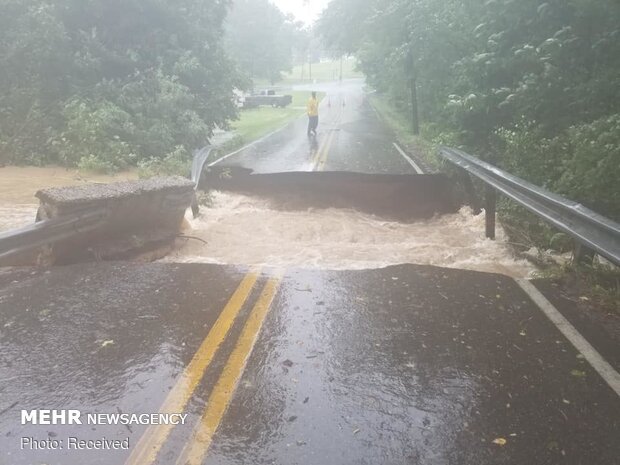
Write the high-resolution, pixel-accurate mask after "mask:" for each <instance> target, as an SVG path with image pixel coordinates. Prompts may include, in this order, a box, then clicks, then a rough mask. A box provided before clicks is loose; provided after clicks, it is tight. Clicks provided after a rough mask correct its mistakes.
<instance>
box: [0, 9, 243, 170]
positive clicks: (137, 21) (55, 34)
mask: <svg viewBox="0 0 620 465" xmlns="http://www.w3.org/2000/svg"><path fill="white" fill-rule="evenodd" d="M228 7H229V1H228V0H174V1H172V0H123V1H121V0H0V162H5V163H6V162H10V163H30V164H43V163H47V162H59V163H63V164H68V165H77V164H79V165H82V166H85V167H90V168H103V169H109V170H114V169H120V168H124V167H126V166H129V165H136V164H137V163H138V162H140V161H143V162H145V163H148V161H149V160H151V159H153V158H156V159H170V158H171V157H172V158H184V157H185V158H186V157H187V156H188V152H189V151H190V150H191V149H193V148H195V147H199V146H201V145H204V143H205V142H206V140H207V139H208V137H209V136H210V134H211V131H212V129H213V128H214V127H215V125H220V126H225V125H226V123H227V121H228V120H229V119H230V118H231V117H234V116H235V114H236V108H235V106H234V104H233V102H232V90H233V88H234V87H235V86H236V85H237V84H238V78H237V73H236V71H235V67H234V65H233V64H232V62H231V61H230V60H229V58H228V57H227V55H226V53H225V51H224V47H223V40H222V36H223V26H222V24H223V21H224V18H225V16H226V14H227V11H228Z"/></svg>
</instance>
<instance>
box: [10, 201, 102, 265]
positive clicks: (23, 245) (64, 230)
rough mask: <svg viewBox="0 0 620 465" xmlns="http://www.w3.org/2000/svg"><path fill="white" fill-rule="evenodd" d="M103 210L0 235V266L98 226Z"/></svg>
mask: <svg viewBox="0 0 620 465" xmlns="http://www.w3.org/2000/svg"><path fill="white" fill-rule="evenodd" d="M107 216H108V215H107V212H106V210H105V209H100V210H97V211H91V212H88V213H83V214H78V215H70V216H66V217H62V218H50V219H47V220H43V221H39V222H38V223H33V224H30V225H28V226H24V227H22V228H19V229H12V230H10V231H5V232H2V233H0V263H1V262H2V261H3V260H7V259H10V258H13V257H16V256H18V255H23V254H27V253H28V252H30V251H32V250H33V249H38V248H40V247H43V246H45V245H49V244H53V243H55V242H58V241H62V240H66V239H70V238H71V237H73V236H76V235H78V234H81V233H86V232H90V231H94V230H96V229H98V228H100V227H101V225H102V224H103V223H104V222H105V220H106V218H107Z"/></svg>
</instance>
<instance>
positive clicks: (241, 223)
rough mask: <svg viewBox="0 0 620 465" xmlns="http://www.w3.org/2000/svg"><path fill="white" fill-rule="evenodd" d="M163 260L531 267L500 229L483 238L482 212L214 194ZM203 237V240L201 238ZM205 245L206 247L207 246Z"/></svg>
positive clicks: (514, 271)
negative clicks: (296, 203)
mask: <svg viewBox="0 0 620 465" xmlns="http://www.w3.org/2000/svg"><path fill="white" fill-rule="evenodd" d="M201 212H202V214H201V216H200V217H199V218H197V219H193V218H191V214H189V215H188V216H187V222H188V225H187V228H186V230H185V231H184V233H183V234H184V236H186V237H184V238H180V239H179V241H178V248H177V250H175V251H174V252H173V253H172V254H171V255H169V256H168V257H166V258H165V259H164V261H167V262H183V263H192V262H195V263H217V264H239V265H266V266H293V267H301V268H327V269H336V270H338V269H368V268H380V267H385V266H389V265H395V264H402V263H415V264H424V265H436V266H444V267H449V268H461V269H469V270H476V271H487V272H495V273H502V274H506V275H509V276H513V277H527V276H529V275H530V274H531V273H532V272H533V271H535V267H534V266H533V265H531V264H530V263H529V262H527V261H526V260H521V259H516V258H514V256H513V254H512V252H511V250H510V248H509V247H508V245H507V244H506V243H505V241H506V236H505V233H504V231H503V230H502V229H501V227H499V225H498V230H497V239H496V240H495V241H490V240H488V239H486V238H485V237H484V213H482V214H480V215H477V216H474V215H473V214H472V212H471V209H470V208H468V207H463V208H461V210H460V211H459V212H458V213H455V214H447V215H443V216H437V217H435V218H432V219H430V220H421V221H417V222H414V223H410V224H405V223H399V222H394V221H385V220H384V219H381V218H378V217H376V216H373V215H368V214H364V213H360V212H358V211H355V210H350V209H335V208H327V209H307V210H301V211H295V210H283V209H279V208H275V207H274V205H272V204H271V202H270V201H268V200H265V199H261V198H256V197H249V196H245V195H240V194H232V193H224V192H212V194H211V203H210V206H207V207H205V206H203V207H202V208H201ZM203 241H204V242H203ZM205 242H206V244H205Z"/></svg>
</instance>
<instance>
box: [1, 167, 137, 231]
mask: <svg viewBox="0 0 620 465" xmlns="http://www.w3.org/2000/svg"><path fill="white" fill-rule="evenodd" d="M137 177H138V175H137V173H136V172H134V171H127V172H123V173H119V174H115V175H105V174H91V173H88V174H85V173H80V172H79V171H77V170H75V169H67V168H62V167H58V166H46V167H38V166H5V167H0V231H5V230H7V229H12V228H19V227H20V226H25V225H27V224H30V223H33V222H34V219H35V215H36V212H37V207H38V205H39V202H38V200H37V199H36V198H35V196H34V194H35V193H36V192H37V191H38V190H39V189H44V188H47V187H61V186H76V185H80V184H86V183H92V182H115V181H126V180H129V179H136V178H137Z"/></svg>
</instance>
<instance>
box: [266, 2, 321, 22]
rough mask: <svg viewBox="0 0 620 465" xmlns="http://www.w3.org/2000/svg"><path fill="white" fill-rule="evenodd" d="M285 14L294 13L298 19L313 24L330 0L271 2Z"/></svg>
mask: <svg viewBox="0 0 620 465" xmlns="http://www.w3.org/2000/svg"><path fill="white" fill-rule="evenodd" d="M271 2H272V3H274V4H275V5H276V6H277V7H278V8H280V9H281V10H282V11H283V12H285V13H292V14H293V15H294V16H295V17H296V18H297V19H299V20H300V21H303V22H305V23H306V24H311V23H312V22H314V21H315V20H316V19H317V18H318V17H319V14H320V13H321V11H323V8H325V7H326V6H327V4H328V3H329V0H271Z"/></svg>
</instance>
